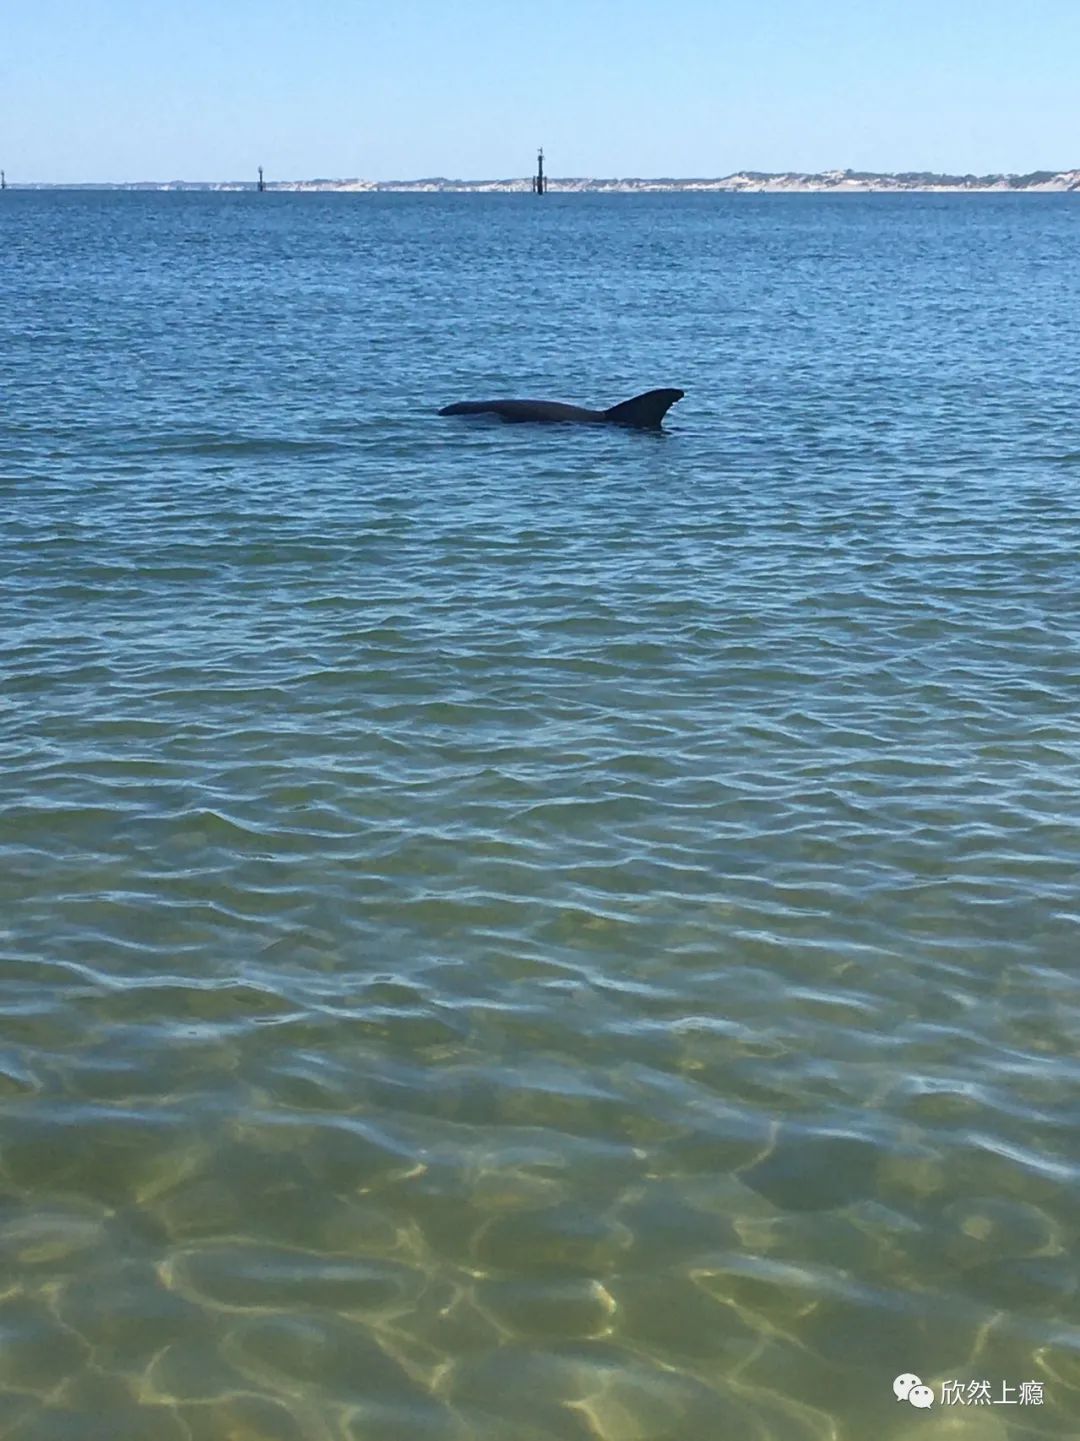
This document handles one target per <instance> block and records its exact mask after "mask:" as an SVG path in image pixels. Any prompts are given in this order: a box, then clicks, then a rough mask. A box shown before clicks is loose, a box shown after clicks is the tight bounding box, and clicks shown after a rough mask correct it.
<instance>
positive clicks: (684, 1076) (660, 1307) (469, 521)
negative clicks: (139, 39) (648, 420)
mask: <svg viewBox="0 0 1080 1441" xmlns="http://www.w3.org/2000/svg"><path fill="white" fill-rule="evenodd" d="M1078 242H1080V199H1078V198H1077V197H1075V196H1001V197H990V196H979V197H976V196H960V197H919V196H915V195H905V196H899V197H890V196H866V197H827V196H825V197H821V196H792V197H785V196H760V197H750V196H738V197H724V196H698V197H694V196H662V195H657V196H646V197H634V196H565V197H563V196H555V195H552V196H548V197H546V198H545V199H544V200H543V201H542V202H541V201H537V200H535V199H533V198H532V197H509V196H498V197H482V196H460V197H440V196H430V197H428V196H423V197H414V196H401V197H397V196H347V195H336V196H317V195H312V196H290V195H274V194H271V195H265V196H261V197H259V196H255V195H198V194H155V195H129V194H80V193H68V194H64V193H55V194H33V193H23V192H18V191H16V192H12V191H9V192H7V193H6V194H5V195H4V196H3V197H2V203H0V494H2V498H3V520H2V524H0V599H2V607H3V608H2V612H0V613H2V617H3V624H2V627H0V674H2V682H3V684H2V688H0V1258H2V1259H0V1337H2V1345H0V1436H2V1437H3V1438H4V1441H97V1438H100V1441H106V1438H107V1441H143V1438H149V1437H153V1438H155V1441H388V1438H410V1441H411V1438H424V1441H716V1438H721V1437H729V1436H730V1437H739V1438H747V1441H864V1438H871V1437H872V1438H875V1441H876V1438H885V1441H1014V1438H1015V1441H1021V1438H1024V1441H1028V1438H1030V1441H1036V1438H1041V1437H1047V1438H1050V1437H1055V1438H1057V1437H1075V1436H1077V1435H1080V1314H1078V1313H1080V1306H1078V1294H1077V1267H1076V1246H1077V1218H1078V1217H1080V1203H1078V1202H1080V1155H1078V1147H1077V1123H1078V1120H1080V1091H1078V1080H1080V1059H1078V1058H1080V979H1078V967H1077V959H1078V952H1080V944H1078V934H1077V923H1078V919H1080V411H1078V408H1077V396H1078V393H1080V350H1078V347H1077V342H1076V321H1077V316H1078V315H1080V270H1078V268H1077V265H1076V251H1077V244H1078ZM659 385H675V386H680V387H682V388H684V389H685V390H686V392H687V394H686V398H685V400H684V401H683V402H682V403H681V404H680V405H678V406H677V407H676V408H675V410H674V411H672V413H671V416H670V419H669V424H668V427H667V433H665V434H663V435H660V436H654V435H648V434H635V433H627V432H621V431H609V430H606V429H595V430H593V429H588V428H573V427H561V426H560V427H552V428H540V427H529V426H505V425H502V424H500V423H499V422H489V421H468V420H447V419H440V418H439V417H438V416H437V415H436V414H435V411H436V410H437V409H438V407H439V406H441V405H444V404H446V403H448V402H449V401H453V400H459V399H469V398H479V397H484V396H488V395H500V394H501V395H538V396H546V397H550V398H556V399H565V400H570V401H576V402H579V403H582V404H587V405H590V404H593V405H608V404H611V403H613V402H614V401H616V400H620V399H624V398H626V397H628V396H630V395H632V394H634V393H636V392H637V391H640V390H644V389H647V388H650V387H652V386H659ZM902 1373H914V1374H916V1375H918V1376H919V1377H920V1378H921V1379H922V1381H923V1382H924V1383H925V1384H926V1385H927V1386H929V1387H931V1388H932V1390H933V1396H934V1404H933V1406H932V1407H930V1408H928V1409H920V1408H917V1407H914V1406H912V1405H911V1404H909V1402H907V1401H905V1400H903V1399H899V1400H898V1399H897V1398H896V1396H894V1393H893V1381H894V1378H895V1377H896V1376H897V1375H900V1374H902ZM982 1381H986V1382H987V1383H988V1391H989V1395H990V1397H991V1399H990V1400H989V1401H985V1400H982V1401H980V1399H978V1398H979V1397H980V1396H983V1397H985V1396H986V1395H987V1392H980V1391H979V1390H978V1383H980V1382H982ZM947 1382H956V1383H958V1386H957V1387H956V1388H952V1389H950V1390H948V1391H947V1392H944V1393H943V1389H942V1388H943V1387H944V1386H945V1383H947ZM1025 1383H1026V1388H1025V1389H1021V1388H1022V1387H1025ZM1003 1388H1006V1389H1004V1390H1003ZM943 1396H948V1397H949V1398H950V1399H943ZM957 1397H962V1398H963V1399H962V1401H961V1400H959V1399H956V1398H957ZM1021 1398H1023V1399H1021Z"/></svg>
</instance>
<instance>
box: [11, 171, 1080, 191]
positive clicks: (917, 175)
mask: <svg viewBox="0 0 1080 1441" xmlns="http://www.w3.org/2000/svg"><path fill="white" fill-rule="evenodd" d="M255 189H256V183H255V181H254V180H251V181H248V180H221V181H214V180H207V181H201V180H162V181H158V180H137V181H126V182H108V181H106V182H92V181H88V182H83V183H80V184H69V185H61V184H52V183H48V182H28V183H23V184H20V183H18V182H13V181H9V182H8V190H200V191H249V190H250V191H254V190H255ZM266 189H267V191H277V192H286V193H331V194H332V193H343V194H455V195H456V194H461V195H468V194H482V195H500V194H505V195H517V194H528V193H529V192H530V191H531V189H532V180H531V179H530V178H526V177H522V178H518V179H513V180H448V179H445V178H444V177H442V176H439V177H436V178H432V179H427V180H357V179H352V180H268V181H267V182H266ZM548 190H549V191H550V192H551V194H553V195H554V194H564V195H573V194H597V195H638V194H650V193H671V194H679V193H703V192H704V193H708V192H715V193H719V194H728V195H739V194H743V195H746V194H750V195H755V194H756V195H762V194H768V195H779V194H830V195H872V194H895V193H897V192H908V193H914V194H920V195H926V194H948V195H957V194H977V195H994V194H1006V193H1010V194H1015V193H1017V192H1029V191H1033V192H1039V193H1065V192H1068V191H1080V170H1033V171H1031V172H1029V173H1028V174H1026V175H1006V174H1000V175H946V174H937V173H934V172H931V171H900V172H897V173H889V174H885V173H882V174H877V173H873V172H870V171H860V170H825V171H821V172H819V173H817V174H813V175H809V174H803V173H800V172H795V171H790V172H779V171H778V172H764V171H757V170H741V171H738V172H736V173H735V174H733V175H727V176H724V177H722V178H720V179H715V180H695V179H686V180H679V179H673V178H669V177H665V178H663V179H657V180H647V179H636V178H632V179H621V180H614V179H612V180H598V179H586V178H576V179H575V178H571V179H561V180H560V179H558V178H557V177H554V176H553V177H551V179H549V180H548Z"/></svg>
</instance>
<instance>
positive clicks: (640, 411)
mask: <svg viewBox="0 0 1080 1441" xmlns="http://www.w3.org/2000/svg"><path fill="white" fill-rule="evenodd" d="M685 394H686V392H685V391H683V390H647V391H646V392H645V394H644V395H635V396H634V398H633V400H624V401H622V402H621V404H619V405H613V406H612V407H611V408H610V409H609V410H605V411H604V419H605V420H609V421H611V423H612V425H633V426H635V427H636V428H637V429H638V430H659V429H660V424H661V422H662V420H663V419H664V416H665V415H667V413H668V411H669V410H670V409H671V407H672V406H673V405H674V404H675V402H676V401H677V400H682V398H683V396H684V395H685Z"/></svg>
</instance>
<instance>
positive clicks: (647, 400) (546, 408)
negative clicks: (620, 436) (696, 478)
mask: <svg viewBox="0 0 1080 1441" xmlns="http://www.w3.org/2000/svg"><path fill="white" fill-rule="evenodd" d="M685 393H686V392H685V391H682V390H647V391H646V392H645V394H644V395H635V396H634V398H633V400H624V401H623V402H622V403H621V404H620V405H613V406H612V407H611V408H610V409H609V410H585V409H583V407H582V406H580V405H563V403H562V402H561V401H558V400H459V401H458V402H457V403H456V404H455V405H447V406H444V407H443V409H442V410H440V411H439V414H440V415H497V416H499V417H500V418H501V419H502V420H509V421H515V422H519V421H523V420H540V421H546V422H548V423H551V422H558V421H570V422H575V423H577V424H584V425H628V426H632V427H633V428H634V429H635V430H659V429H660V422H661V421H662V420H663V418H664V416H665V415H666V414H667V412H668V411H669V410H670V409H671V407H672V406H673V405H674V404H675V402H676V401H677V400H682V398H683V396H684V395H685Z"/></svg>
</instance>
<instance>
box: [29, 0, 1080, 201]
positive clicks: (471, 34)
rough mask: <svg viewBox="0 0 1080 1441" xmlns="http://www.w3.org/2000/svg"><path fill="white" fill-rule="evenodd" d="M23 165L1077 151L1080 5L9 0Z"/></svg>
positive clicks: (715, 171)
mask: <svg viewBox="0 0 1080 1441" xmlns="http://www.w3.org/2000/svg"><path fill="white" fill-rule="evenodd" d="M3 14H4V19H3V29H2V33H0V166H3V167H4V168H5V169H6V170H7V173H8V178H9V180H16V179H20V180H39V181H54V182H56V181H60V182H62V181H83V180H139V179H156V180H165V179H175V178H182V179H189V180H223V179H235V178H238V177H247V176H251V175H252V174H253V173H254V170H255V167H256V166H257V165H258V164H260V163H261V164H263V165H264V166H265V167H266V172H267V175H268V177H271V178H277V179H309V178H313V177H317V176H324V177H341V176H361V177H365V178H368V179H373V180H387V179H395V178H402V179H406V178H415V177H420V176H425V175H448V176H460V177H466V178H483V177H504V176H509V175H522V174H527V173H528V172H529V170H530V169H531V166H532V162H533V156H534V152H535V149H536V146H537V145H538V144H543V145H544V147H545V150H546V152H547V155H548V157H549V159H548V169H549V172H550V173H551V174H554V175H594V176H611V175H677V176H678V175H681V176H689V175H723V174H727V173H729V172H730V171H733V170H737V169H742V168H748V169H758V170H787V169H793V170H820V169H826V168H831V167H833V166H851V167H852V168H854V169H866V170H896V169H915V170H923V169H932V170H955V171H961V172H963V171H969V170H971V171H977V172H984V171H989V170H1016V171H1026V170H1031V169H1035V168H1050V169H1057V168H1060V167H1065V166H1069V167H1080V87H1078V85H1077V82H1076V74H1077V71H1076V66H1077V56H1078V55H1080V0H935V3H929V0H674V3H668V4H657V3H646V0H392V3H384V0H379V3H373V0H214V3H210V0H172V3H169V0H6V4H5V5H4V7H3Z"/></svg>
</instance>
